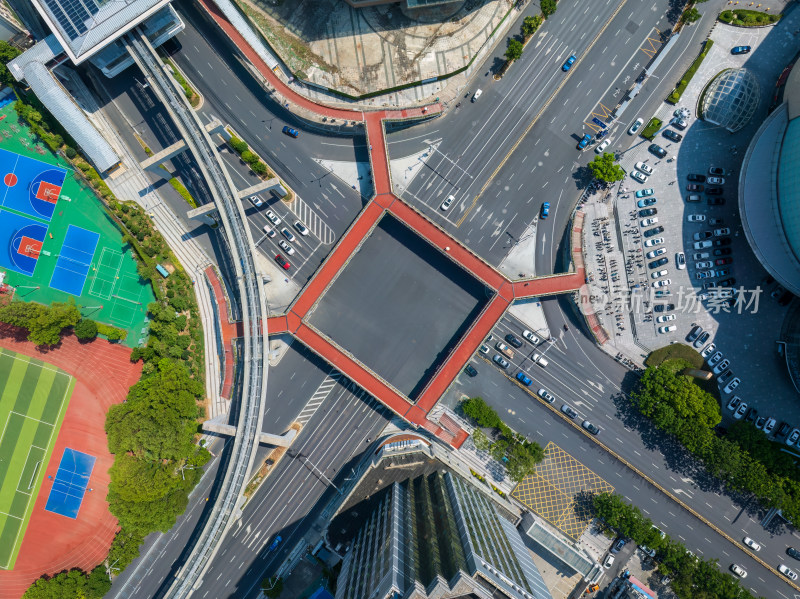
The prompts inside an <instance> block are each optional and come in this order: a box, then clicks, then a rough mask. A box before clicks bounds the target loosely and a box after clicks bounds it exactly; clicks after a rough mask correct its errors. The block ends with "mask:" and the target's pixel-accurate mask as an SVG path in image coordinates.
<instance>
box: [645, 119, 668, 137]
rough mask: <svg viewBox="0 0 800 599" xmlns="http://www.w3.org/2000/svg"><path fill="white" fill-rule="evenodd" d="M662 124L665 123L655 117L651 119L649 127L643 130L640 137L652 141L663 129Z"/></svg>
mask: <svg viewBox="0 0 800 599" xmlns="http://www.w3.org/2000/svg"><path fill="white" fill-rule="evenodd" d="M662 124H663V123H662V121H661V120H660V119H657V118H655V117H653V118H652V119H650V122H649V123H647V127H645V128H644V129H642V132H641V133H640V135H641V136H642V137H644V138H645V139H649V140H652V139H653V138H654V137H655V136H656V133H658V130H659V129H660V128H661V125H662Z"/></svg>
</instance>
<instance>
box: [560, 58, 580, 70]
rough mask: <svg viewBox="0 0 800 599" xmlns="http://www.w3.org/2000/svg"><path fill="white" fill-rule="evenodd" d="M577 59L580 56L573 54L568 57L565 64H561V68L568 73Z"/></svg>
mask: <svg viewBox="0 0 800 599" xmlns="http://www.w3.org/2000/svg"><path fill="white" fill-rule="evenodd" d="M576 60H578V57H577V56H575V55H574V54H573V55H572V56H570V57H569V58H567V60H566V62H564V64H563V65H561V70H562V71H564V72H565V73H566V72H567V71H569V70H570V69H571V68H572V65H574V64H575V61H576Z"/></svg>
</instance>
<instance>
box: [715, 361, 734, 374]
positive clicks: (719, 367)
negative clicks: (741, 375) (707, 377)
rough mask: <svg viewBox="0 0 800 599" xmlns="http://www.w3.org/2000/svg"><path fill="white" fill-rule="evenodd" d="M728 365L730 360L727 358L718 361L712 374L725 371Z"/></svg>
mask: <svg viewBox="0 0 800 599" xmlns="http://www.w3.org/2000/svg"><path fill="white" fill-rule="evenodd" d="M730 365H731V361H730V360H728V359H725V360H723V361H722V362H720V363H719V364H717V365H716V366H714V374H720V373H722V372H725V370H726V369H727V368H728V366H730Z"/></svg>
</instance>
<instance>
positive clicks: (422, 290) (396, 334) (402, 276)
mask: <svg viewBox="0 0 800 599" xmlns="http://www.w3.org/2000/svg"><path fill="white" fill-rule="evenodd" d="M487 300H488V297H487V294H486V290H485V289H484V287H483V285H482V284H481V283H479V282H478V281H477V280H476V279H473V278H472V277H471V276H469V275H468V274H467V273H466V272H465V271H464V270H462V269H461V268H459V267H458V266H456V265H455V264H454V263H453V262H452V261H450V260H449V259H448V258H447V257H446V256H443V255H442V254H440V253H439V252H437V251H436V250H434V249H433V248H431V247H430V246H429V245H428V243H427V242H425V241H423V240H422V239H421V238H419V237H417V236H416V235H415V234H414V233H412V232H411V231H410V230H409V229H407V228H406V227H405V225H403V224H401V223H400V222H399V221H397V220H396V219H395V218H394V217H392V216H389V215H386V216H384V217H383V219H382V220H381V221H380V223H379V224H378V226H377V227H376V228H375V229H374V230H373V232H372V233H371V234H370V236H369V237H368V238H367V239H366V241H364V243H363V245H362V246H361V247H360V248H359V250H358V252H357V253H356V254H355V255H354V256H353V257H352V258H351V259H350V261H349V263H348V264H347V266H345V268H344V270H343V271H342V273H341V274H340V275H339V276H338V278H337V279H336V280H335V281H334V282H333V283H332V284H331V286H330V288H329V289H328V290H327V291H326V292H325V294H324V295H323V296H322V298H321V300H320V302H319V305H318V306H317V308H316V309H315V310H314V312H313V313H312V314H311V316H310V322H311V324H312V325H314V326H315V327H317V328H318V329H319V330H320V331H322V332H323V333H325V334H326V335H328V336H329V337H330V338H331V339H333V340H334V341H335V342H336V343H338V344H339V345H341V346H342V347H343V348H344V349H346V350H347V351H349V352H351V353H352V354H353V355H354V356H355V357H356V358H357V359H358V360H360V361H361V362H363V363H364V364H366V365H367V366H368V367H370V368H371V369H373V370H374V371H375V372H376V373H377V374H378V375H380V376H381V377H383V378H384V379H385V380H386V381H388V382H389V383H391V384H392V385H394V386H395V387H396V388H397V389H398V390H400V391H401V392H402V393H405V394H406V395H408V396H409V397H411V398H412V399H413V398H414V397H415V396H416V394H417V393H418V392H419V391H420V390H421V389H422V387H423V386H424V384H425V383H426V382H427V381H428V379H429V377H430V376H431V375H432V374H433V372H434V371H435V370H436V368H437V366H438V365H439V364H440V363H441V361H442V360H443V359H444V358H445V357H446V356H447V354H448V353H449V352H450V351H451V349H452V348H453V346H454V345H455V343H456V342H457V341H458V339H459V338H460V337H461V336H462V334H463V333H464V332H465V330H466V329H467V327H469V325H471V324H472V322H473V321H474V319H475V318H476V317H477V315H478V313H479V312H480V310H481V309H482V308H483V306H484V304H485V303H486V301H487Z"/></svg>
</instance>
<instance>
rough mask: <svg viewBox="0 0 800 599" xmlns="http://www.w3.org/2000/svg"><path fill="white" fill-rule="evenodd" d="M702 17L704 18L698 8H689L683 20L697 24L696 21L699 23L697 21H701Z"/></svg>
mask: <svg viewBox="0 0 800 599" xmlns="http://www.w3.org/2000/svg"><path fill="white" fill-rule="evenodd" d="M701 16H702V15H701V14H700V11H699V10H697V9H696V8H695V7H694V6H693V7H691V8H689V9H687V10H686V11H685V12H684V13H683V20H684V21H685V22H686V23H694V22H695V21H697V20H698V19H699V18H700V17H701Z"/></svg>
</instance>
